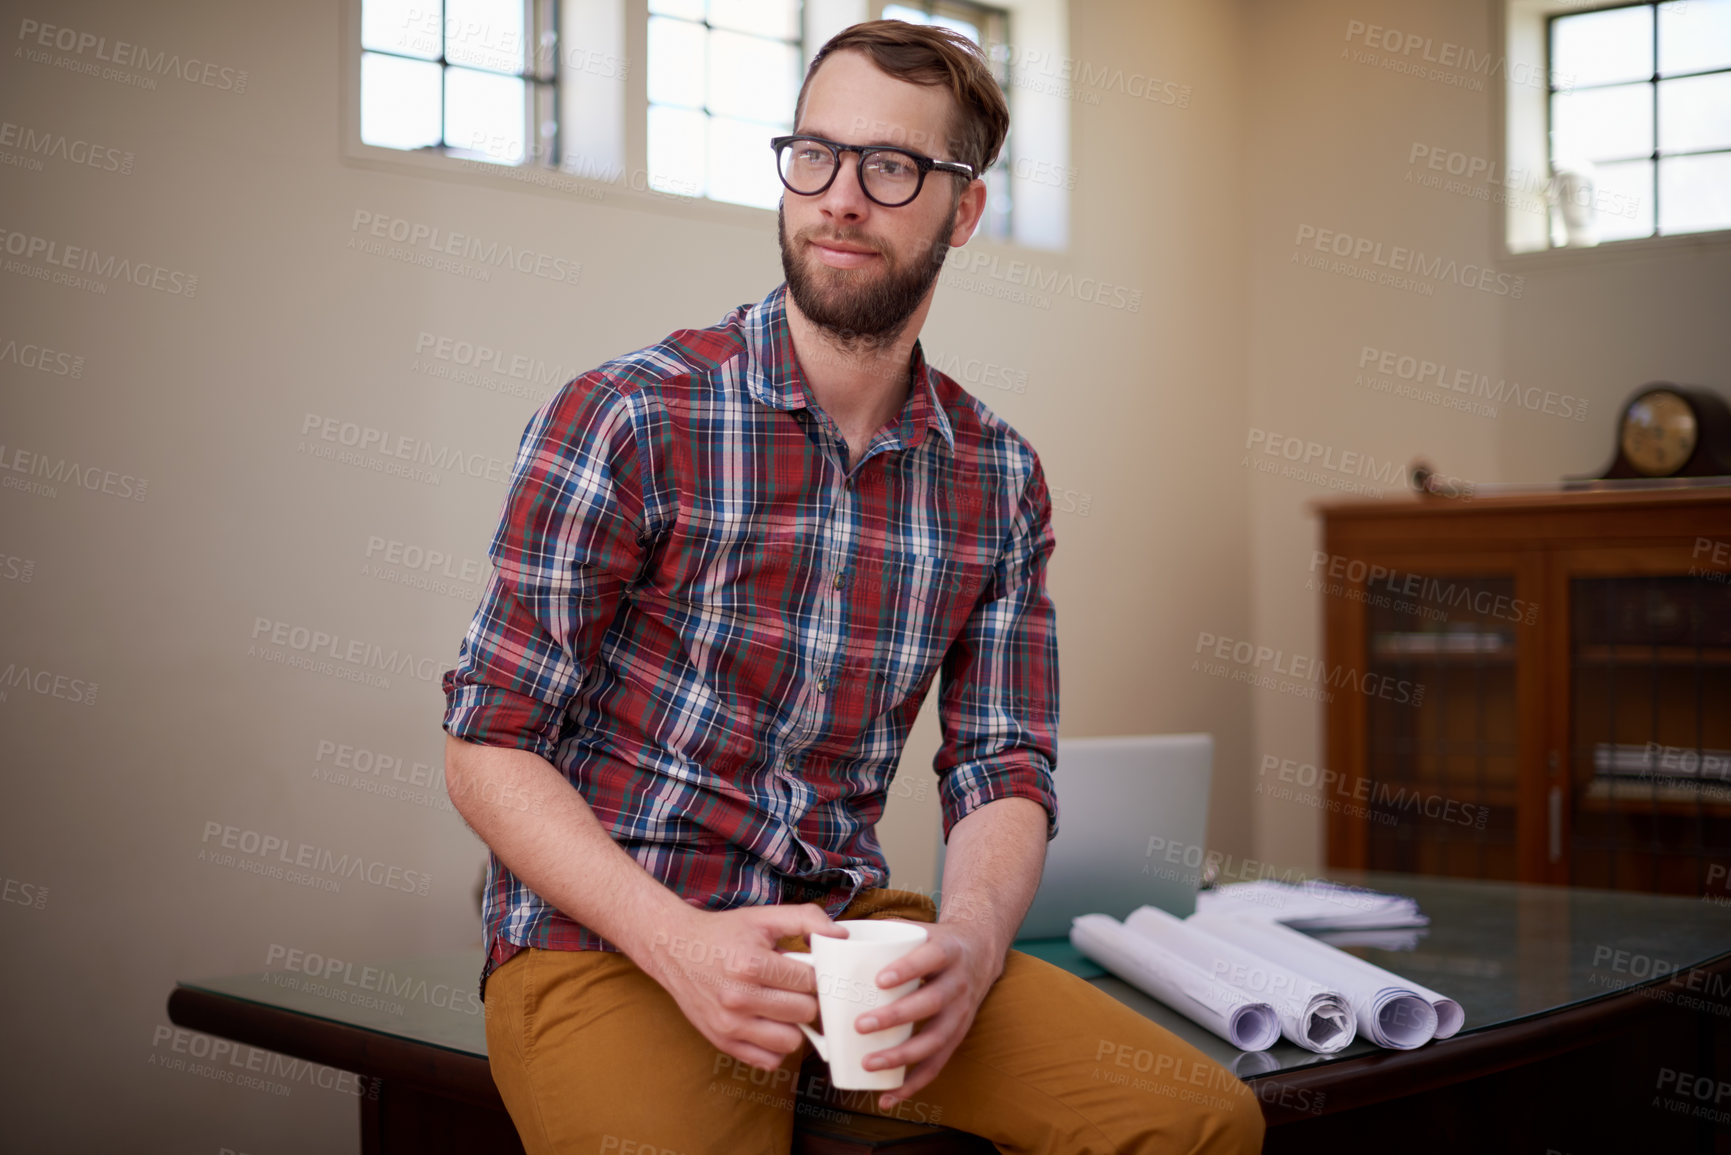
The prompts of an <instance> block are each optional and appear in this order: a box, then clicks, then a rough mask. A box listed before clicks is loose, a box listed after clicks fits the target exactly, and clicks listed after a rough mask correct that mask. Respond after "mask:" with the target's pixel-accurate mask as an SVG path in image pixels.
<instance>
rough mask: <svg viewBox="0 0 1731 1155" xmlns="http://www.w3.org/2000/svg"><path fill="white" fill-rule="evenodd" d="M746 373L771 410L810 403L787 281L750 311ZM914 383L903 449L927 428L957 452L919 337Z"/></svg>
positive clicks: (902, 426) (749, 386) (902, 425)
mask: <svg viewBox="0 0 1731 1155" xmlns="http://www.w3.org/2000/svg"><path fill="white" fill-rule="evenodd" d="M744 325H745V337H746V342H745V346H746V357H747V366H746V375H745V387H746V390H747V391H748V392H749V393H750V394H751V396H752V397H753V398H754V399H755V400H757V401H758V402H760V403H762V404H764V405H768V406H769V407H770V408H772V409H781V410H785V411H787V412H793V411H794V410H797V409H805V408H808V407H809V406H810V404H811V400H810V397H809V395H808V394H807V392H806V384H805V375H804V374H803V373H801V372H800V369H799V357H798V355H797V354H795V352H794V348H793V331H792V330H791V329H789V328H788V325H787V284H786V282H783V283H782V284H780V285H777V286H776V287H775V288H774V289H772V290H770V293H769V295H768V296H767V297H765V298H764V299H763V300H761V301H759V302H758V303H757V304H755V305H753V306H751V308H750V309H748V310H746V314H745V319H744ZM912 360H913V364H912V369H913V380H914V387H913V388H912V389H909V390H908V399H907V403H906V404H904V405H903V406H902V412H901V419H900V422H899V426H898V435H899V439H900V441H901V444H902V448H904V449H913V448H915V447H916V446H918V445H919V443H920V442H921V441H922V440H923V439H924V437H925V431H926V430H927V429H936V430H937V431H938V433H939V435H940V436H942V437H943V439H944V442H945V444H947V445H948V446H949V447H950V450H951V451H952V452H954V450H955V448H956V435H955V430H954V429H952V428H951V426H950V419H949V414H947V413H945V412H944V407H943V405H942V404H940V403H939V401H938V394H937V381H936V379H935V377H934V373H933V370H932V369H931V367H930V366H929V365H927V364H926V355H925V350H923V349H922V348H920V343H919V341H917V340H916V341H915V342H914V351H913V359H912Z"/></svg>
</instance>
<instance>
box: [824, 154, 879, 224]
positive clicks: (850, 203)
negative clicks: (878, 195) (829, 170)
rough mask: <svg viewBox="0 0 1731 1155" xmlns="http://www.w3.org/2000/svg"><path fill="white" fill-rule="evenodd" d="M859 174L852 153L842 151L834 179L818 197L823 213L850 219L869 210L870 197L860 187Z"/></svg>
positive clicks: (860, 215) (857, 165) (863, 214)
mask: <svg viewBox="0 0 1731 1155" xmlns="http://www.w3.org/2000/svg"><path fill="white" fill-rule="evenodd" d="M859 175H860V174H859V164H858V162H857V161H855V160H854V154H853V153H851V152H844V153H842V155H841V159H840V160H839V162H838V167H837V170H836V174H835V179H834V180H833V181H831V182H830V185H829V187H828V188H827V189H825V190H824V191H823V195H822V196H820V197H819V198H818V207H819V208H820V209H822V210H823V212H824V214H825V215H827V216H834V217H842V218H845V219H849V220H852V219H855V218H858V217H863V216H865V215H866V214H867V213H868V212H870V211H871V204H872V202H871V198H870V197H868V196H866V195H865V189H864V188H862V187H860V181H859Z"/></svg>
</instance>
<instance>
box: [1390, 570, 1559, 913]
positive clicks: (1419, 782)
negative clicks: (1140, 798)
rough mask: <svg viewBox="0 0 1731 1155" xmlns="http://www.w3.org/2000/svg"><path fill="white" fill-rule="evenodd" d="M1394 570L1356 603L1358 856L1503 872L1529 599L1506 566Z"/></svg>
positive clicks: (1422, 869) (1511, 851)
mask: <svg viewBox="0 0 1731 1155" xmlns="http://www.w3.org/2000/svg"><path fill="white" fill-rule="evenodd" d="M1400 576H1401V579H1402V580H1401V582H1400V583H1399V585H1398V586H1396V587H1394V588H1393V589H1392V590H1391V591H1389V592H1388V594H1387V596H1382V595H1380V594H1379V595H1377V596H1374V597H1371V598H1368V599H1367V602H1368V604H1367V606H1366V611H1367V618H1366V625H1367V626H1368V642H1369V646H1368V650H1369V652H1368V655H1367V657H1368V660H1369V663H1370V670H1369V672H1370V674H1371V675H1372V677H1371V679H1370V681H1369V683H1368V687H1367V688H1374V690H1375V691H1376V692H1374V693H1370V692H1367V694H1366V703H1365V721H1366V750H1365V756H1366V757H1365V766H1366V770H1367V771H1368V775H1369V777H1370V779H1371V781H1370V785H1369V790H1368V795H1369V797H1368V798H1367V799H1365V800H1364V806H1365V809H1366V810H1367V811H1368V815H1367V820H1366V825H1367V828H1368V831H1369V842H1368V865H1369V867H1370V869H1372V870H1399V871H1411V872H1416V873H1420V874H1441V875H1453V876H1456V877H1461V878H1490V879H1506V880H1514V879H1516V878H1518V872H1519V862H1518V859H1517V854H1516V840H1515V839H1516V821H1515V818H1516V802H1517V794H1518V790H1517V786H1518V769H1519V767H1518V745H1519V728H1520V715H1519V711H1518V709H1517V703H1516V676H1515V672H1516V664H1515V651H1516V631H1517V630H1518V629H1519V628H1520V627H1521V626H1522V625H1523V624H1530V623H1527V622H1526V621H1525V618H1526V615H1527V613H1528V610H1527V608H1526V607H1525V606H1524V604H1523V603H1522V602H1520V601H1519V600H1518V599H1517V598H1516V597H1515V580H1514V578H1513V577H1512V576H1509V577H1503V576H1489V577H1487V576H1468V577H1459V576H1448V575H1433V574H1423V575H1420V574H1407V575H1400ZM1391 682H1392V683H1393V685H1394V686H1395V687H1396V692H1395V693H1392V694H1389V693H1384V692H1383V691H1384V690H1385V689H1386V688H1387V686H1388V684H1389V683H1391ZM1403 686H1404V688H1405V690H1404V693H1403V692H1401V687H1403Z"/></svg>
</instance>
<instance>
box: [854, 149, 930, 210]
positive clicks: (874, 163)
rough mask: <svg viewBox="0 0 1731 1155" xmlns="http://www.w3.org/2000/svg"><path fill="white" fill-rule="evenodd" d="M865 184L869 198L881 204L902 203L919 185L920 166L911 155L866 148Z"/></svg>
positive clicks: (917, 189)
mask: <svg viewBox="0 0 1731 1155" xmlns="http://www.w3.org/2000/svg"><path fill="white" fill-rule="evenodd" d="M865 187H866V192H867V193H868V194H869V195H870V196H871V198H872V199H873V200H875V201H878V202H880V203H882V204H886V205H899V204H905V203H906V202H908V201H910V200H912V199H913V198H914V194H915V193H916V192H918V191H919V189H920V168H919V166H918V165H916V164H915V163H914V161H913V158H912V157H910V156H906V155H904V154H902V153H899V152H868V153H866V154H865Z"/></svg>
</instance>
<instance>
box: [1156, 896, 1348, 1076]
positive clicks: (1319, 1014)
mask: <svg viewBox="0 0 1731 1155" xmlns="http://www.w3.org/2000/svg"><path fill="white" fill-rule="evenodd" d="M1124 925H1125V926H1126V927H1128V928H1129V929H1131V930H1132V931H1135V932H1136V933H1137V934H1139V935H1142V936H1143V937H1144V938H1147V939H1150V940H1151V941H1153V942H1156V943H1159V944H1160V945H1161V946H1163V947H1165V948H1166V949H1167V950H1169V951H1171V952H1172V953H1173V954H1175V955H1178V956H1179V957H1181V958H1183V959H1186V960H1188V961H1189V962H1193V963H1195V964H1196V965H1197V966H1199V967H1201V968H1202V969H1203V970H1205V971H1207V972H1208V973H1209V974H1210V975H1212V976H1214V978H1216V979H1218V980H1219V981H1221V982H1224V983H1225V984H1226V985H1228V986H1230V987H1235V988H1236V989H1238V990H1240V991H1243V992H1244V993H1245V994H1247V995H1249V996H1250V997H1251V998H1257V999H1263V1000H1265V1001H1266V1002H1268V1003H1269V1004H1270V1005H1271V1006H1273V1007H1274V1013H1275V1014H1276V1015H1278V1016H1279V1018H1280V1033H1281V1034H1283V1035H1285V1036H1286V1038H1287V1039H1288V1040H1289V1041H1290V1042H1293V1043H1296V1044H1297V1045H1298V1046H1300V1047H1303V1048H1304V1049H1305V1050H1307V1051H1315V1052H1316V1053H1317V1054H1319V1055H1332V1054H1334V1052H1336V1051H1338V1050H1340V1049H1341V1048H1343V1047H1345V1046H1346V1045H1347V1044H1348V1043H1350V1042H1352V1040H1353V1036H1355V1035H1356V1034H1357V1033H1358V1026H1357V1023H1356V1019H1355V1017H1354V1015H1353V1012H1352V1007H1351V1005H1350V1004H1349V1003H1348V1002H1347V999H1346V996H1345V995H1343V994H1341V993H1340V992H1339V991H1337V990H1330V989H1328V988H1327V987H1325V986H1323V985H1322V984H1321V983H1319V982H1316V981H1314V980H1313V979H1309V978H1306V977H1305V976H1304V975H1301V974H1299V973H1298V972H1296V971H1293V970H1291V969H1289V968H1287V967H1281V966H1275V965H1274V964H1272V963H1270V962H1269V961H1268V960H1267V959H1265V958H1263V957H1261V956H1260V955H1257V954H1254V953H1252V952H1250V951H1247V950H1245V949H1244V948H1243V947H1241V946H1237V945H1235V944H1233V943H1230V942H1227V941H1226V940H1225V939H1221V938H1216V937H1215V936H1214V935H1211V934H1209V933H1208V932H1207V931H1205V930H1203V929H1201V928H1200V927H1197V926H1193V925H1191V924H1190V923H1187V922H1185V921H1184V920H1183V919H1181V918H1177V917H1175V916H1173V915H1170V914H1167V913H1166V912H1165V911H1163V910H1161V909H1160V908H1159V907H1157V906H1144V907H1142V908H1141V909H1140V910H1134V911H1131V912H1130V917H1129V918H1127V919H1125V920H1124Z"/></svg>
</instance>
